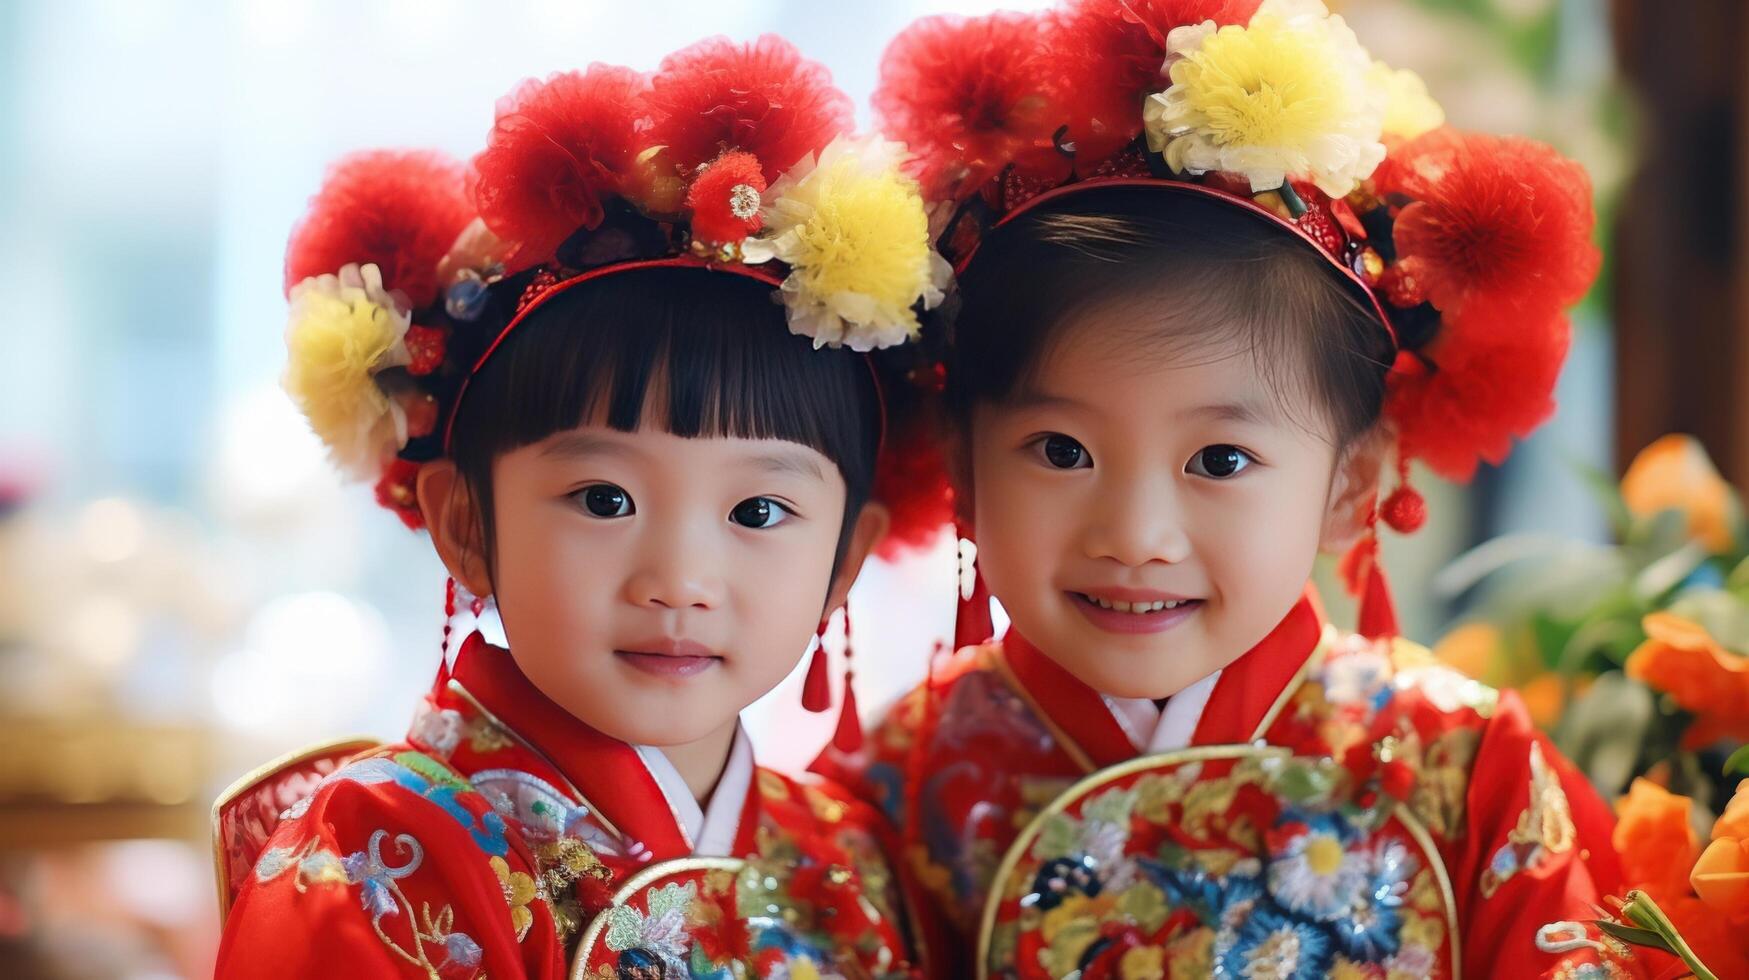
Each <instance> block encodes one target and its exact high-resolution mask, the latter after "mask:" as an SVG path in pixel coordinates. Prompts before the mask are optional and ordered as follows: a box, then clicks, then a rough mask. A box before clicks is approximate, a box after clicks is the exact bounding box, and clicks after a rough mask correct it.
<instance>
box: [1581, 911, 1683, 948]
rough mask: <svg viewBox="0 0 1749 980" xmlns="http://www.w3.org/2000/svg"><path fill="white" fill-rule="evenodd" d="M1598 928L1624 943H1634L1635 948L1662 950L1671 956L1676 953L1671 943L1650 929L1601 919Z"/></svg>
mask: <svg viewBox="0 0 1749 980" xmlns="http://www.w3.org/2000/svg"><path fill="white" fill-rule="evenodd" d="M1597 928H1599V929H1602V930H1603V931H1604V932H1607V933H1609V934H1610V935H1612V936H1614V937H1615V938H1617V939H1619V940H1621V941H1622V942H1624V943H1632V944H1633V945H1635V946H1649V947H1651V948H1652V949H1661V950H1663V951H1664V952H1666V953H1671V954H1674V953H1675V952H1676V951H1675V950H1673V949H1671V948H1670V944H1669V943H1666V942H1665V941H1664V937H1663V936H1660V935H1658V934H1657V933H1655V932H1653V931H1652V930H1650V929H1640V928H1636V927H1634V926H1624V925H1622V924H1621V923H1619V922H1610V921H1609V920H1607V919H1599V920H1598V922H1597Z"/></svg>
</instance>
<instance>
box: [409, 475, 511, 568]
mask: <svg viewBox="0 0 1749 980" xmlns="http://www.w3.org/2000/svg"><path fill="white" fill-rule="evenodd" d="M414 492H415V494H416V495H417V496H418V498H419V510H420V512H421V513H423V514H424V515H425V526H426V528H427V529H428V530H429V531H430V532H431V543H432V544H433V545H435V546H436V548H437V556H438V557H439V558H441V559H443V566H444V567H445V568H447V569H449V574H450V577H451V578H453V579H455V580H456V581H457V582H460V583H461V584H462V588H464V589H467V590H468V592H469V593H471V594H473V595H477V596H488V595H491V594H492V576H491V573H490V572H489V571H488V569H487V566H486V548H485V543H484V540H483V532H482V528H483V525H482V523H481V521H480V514H479V511H478V509H477V508H476V506H475V502H474V495H473V494H472V493H469V492H468V486H467V481H466V480H464V479H462V476H461V473H460V472H459V471H458V470H457V469H456V468H455V462H454V461H453V460H448V459H437V460H432V461H431V462H429V463H426V464H425V465H423V466H421V467H419V476H418V477H417V478H416V480H415V482H414Z"/></svg>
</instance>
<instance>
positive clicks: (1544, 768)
mask: <svg viewBox="0 0 1749 980" xmlns="http://www.w3.org/2000/svg"><path fill="white" fill-rule="evenodd" d="M1577 836H1578V830H1577V829H1576V828H1575V827H1574V826H1573V812H1572V810H1571V808H1570V807H1569V806H1568V805H1567V794H1566V793H1565V792H1563V791H1562V789H1561V780H1560V777H1559V776H1558V775H1556V774H1555V773H1554V772H1553V771H1552V770H1550V769H1549V765H1548V762H1547V761H1546V760H1544V759H1543V750H1542V745H1541V743H1539V742H1531V743H1530V799H1529V801H1528V802H1527V803H1526V804H1525V808H1524V811H1523V812H1522V813H1520V814H1519V815H1518V822H1517V823H1516V824H1515V825H1514V826H1513V828H1512V829H1511V830H1510V831H1507V834H1506V843H1505V844H1502V845H1501V846H1500V849H1499V850H1497V851H1495V852H1494V856H1493V857H1492V858H1491V859H1489V861H1488V867H1487V868H1485V869H1483V871H1482V881H1481V890H1482V897H1483V898H1491V897H1493V895H1494V893H1495V892H1496V891H1497V890H1499V888H1500V886H1501V885H1503V884H1505V883H1506V882H1507V881H1508V880H1510V879H1511V878H1512V877H1513V876H1514V875H1516V874H1518V873H1519V872H1520V871H1526V870H1530V869H1532V868H1535V867H1538V866H1540V865H1541V864H1542V863H1543V862H1545V861H1547V860H1548V858H1549V856H1550V855H1554V854H1561V853H1564V852H1566V851H1570V850H1572V849H1573V841H1574V839H1575V838H1576V837H1577Z"/></svg>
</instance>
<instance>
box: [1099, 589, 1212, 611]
mask: <svg viewBox="0 0 1749 980" xmlns="http://www.w3.org/2000/svg"><path fill="white" fill-rule="evenodd" d="M1080 596H1081V598H1083V599H1086V600H1087V601H1088V602H1091V603H1093V604H1094V605H1096V606H1098V607H1099V608H1101V609H1110V610H1112V611H1113V612H1121V613H1134V614H1136V615H1143V614H1146V613H1152V612H1159V611H1161V610H1162V609H1177V608H1178V607H1179V606H1182V605H1184V604H1185V603H1187V602H1196V601H1197V600H1195V599H1155V600H1153V601H1151V602H1125V601H1124V600H1122V599H1106V598H1104V597H1102V596H1096V595H1088V594H1087V593H1085V592H1083V593H1080Z"/></svg>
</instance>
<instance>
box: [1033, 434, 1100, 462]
mask: <svg viewBox="0 0 1749 980" xmlns="http://www.w3.org/2000/svg"><path fill="white" fill-rule="evenodd" d="M1033 445H1035V446H1037V447H1038V451H1039V453H1040V454H1041V455H1043V456H1044V459H1045V462H1046V463H1049V464H1050V465H1052V466H1054V467H1056V468H1057V469H1059V470H1080V469H1088V468H1090V467H1092V465H1093V457H1092V456H1089V455H1088V454H1087V449H1086V447H1084V446H1082V445H1081V444H1080V443H1078V442H1076V441H1075V440H1073V439H1071V438H1069V437H1068V436H1065V435H1059V434H1057V433H1055V432H1053V433H1051V434H1050V435H1048V436H1045V437H1044V438H1043V439H1040V440H1039V441H1038V442H1036V443H1034V444H1033Z"/></svg>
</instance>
